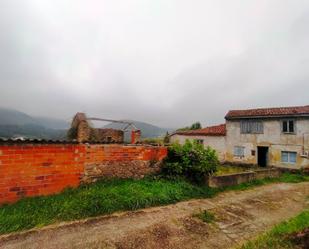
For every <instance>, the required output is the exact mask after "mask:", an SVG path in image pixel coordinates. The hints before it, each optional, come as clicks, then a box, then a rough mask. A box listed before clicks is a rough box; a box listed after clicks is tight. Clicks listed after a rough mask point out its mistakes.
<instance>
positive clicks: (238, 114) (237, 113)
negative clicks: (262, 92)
mask: <svg viewBox="0 0 309 249" xmlns="http://www.w3.org/2000/svg"><path fill="white" fill-rule="evenodd" d="M297 115H309V105H306V106H293V107H275V108H258V109H248V110H231V111H229V112H228V113H227V114H226V116H225V118H226V119H233V118H246V117H278V116H297Z"/></svg>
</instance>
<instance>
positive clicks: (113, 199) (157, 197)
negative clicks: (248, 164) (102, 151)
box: [0, 174, 309, 234]
mask: <svg viewBox="0 0 309 249" xmlns="http://www.w3.org/2000/svg"><path fill="white" fill-rule="evenodd" d="M301 181H309V176H303V175H296V174H293V175H292V174H283V175H282V176H281V177H280V178H276V179H264V180H257V181H253V182H250V183H245V184H241V185H238V186H233V187H228V188H209V187H207V186H197V185H193V184H191V183H189V182H187V181H185V180H181V179H179V180H175V181H169V180H164V179H151V178H145V179H141V180H133V179H126V180H120V179H118V180H102V181H99V182H97V183H94V184H90V185H83V186H80V187H79V188H76V189H67V190H65V191H64V192H62V193H60V194H57V195H52V196H42V197H33V198H25V199H22V200H20V201H18V202H17V203H14V204H11V205H4V206H1V207H0V234H4V233H10V232H14V231H20V230H25V229H30V228H33V227H42V226H45V225H48V224H52V223H55V222H59V221H69V220H75V219H82V218H86V217H94V216H98V215H103V214H110V213H113V212H115V211H123V210H136V209H139V208H145V207H151V206H157V205H166V204H171V203H176V202H179V201H183V200H188V199H192V198H210V197H213V196H214V195H216V194H217V193H219V192H222V191H227V190H245V189H248V188H251V187H254V186H259V185H263V184H267V183H273V182H295V183H296V182H301Z"/></svg>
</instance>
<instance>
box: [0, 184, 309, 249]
mask: <svg viewBox="0 0 309 249" xmlns="http://www.w3.org/2000/svg"><path fill="white" fill-rule="evenodd" d="M308 196H309V183H299V184H286V183H281V184H272V185H266V186H262V187H257V188H255V189H251V190H247V191H241V192H226V193H222V194H220V195H219V196H217V197H215V198H213V199H203V200H192V201H186V202H181V203H177V204H175V205H169V206H164V207H156V208H148V209H144V210H141V211H137V212H124V213H119V214H115V215H112V216H106V217H100V218H96V219H90V220H86V221H80V222H73V223H71V224H68V223H66V224H62V225H60V226H59V225H58V226H50V227H47V228H45V229H41V230H35V231H32V232H26V233H24V234H19V235H9V236H0V248H1V249H2V248H6V249H12V248H23V249H28V248H40V249H43V248H44V249H45V248H46V249H48V248H61V249H65V248H75V249H78V248H118V249H126V248H143V249H144V248H145V249H147V248H163V249H164V248H216V249H219V248H224V249H225V248H231V247H234V246H235V245H237V244H238V243H240V242H241V241H243V240H246V239H248V238H252V237H253V236H256V235H257V234H258V233H260V232H263V231H265V230H266V229H268V228H270V227H271V226H273V225H274V224H276V223H279V222H280V221H282V220H285V219H287V218H290V217H292V216H294V215H296V214H297V213H299V212H300V211H302V210H303V209H304V208H305V207H306V206H308V204H309V203H308V198H307V197H308ZM205 209H206V210H210V211H212V212H214V213H215V215H216V221H215V223H213V224H211V225H208V224H206V223H203V222H202V221H200V220H199V219H197V218H192V214H193V213H196V212H198V211H199V210H205Z"/></svg>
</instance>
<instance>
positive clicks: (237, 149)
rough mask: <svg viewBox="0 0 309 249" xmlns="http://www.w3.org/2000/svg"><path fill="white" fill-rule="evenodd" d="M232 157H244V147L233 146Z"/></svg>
mask: <svg viewBox="0 0 309 249" xmlns="http://www.w3.org/2000/svg"><path fill="white" fill-rule="evenodd" d="M234 156H238V157H244V156H245V147H243V146H235V147H234Z"/></svg>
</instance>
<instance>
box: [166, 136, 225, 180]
mask: <svg viewBox="0 0 309 249" xmlns="http://www.w3.org/2000/svg"><path fill="white" fill-rule="evenodd" d="M218 165H219V160H218V157H217V154H216V151H215V150H213V149H212V148H210V147H207V148H206V149H205V148H204V146H203V145H202V144H199V143H197V142H195V141H194V142H192V143H191V142H190V141H189V140H187V141H186V142H185V144H184V145H180V144H173V145H172V146H171V147H169V149H168V155H167V158H166V159H165V160H164V163H163V166H162V173H163V174H164V175H165V176H167V177H168V178H177V177H180V176H184V177H186V178H188V179H190V180H193V181H194V182H202V181H203V180H204V178H205V177H206V176H208V175H210V174H213V173H214V172H216V170H217V166H218Z"/></svg>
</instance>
